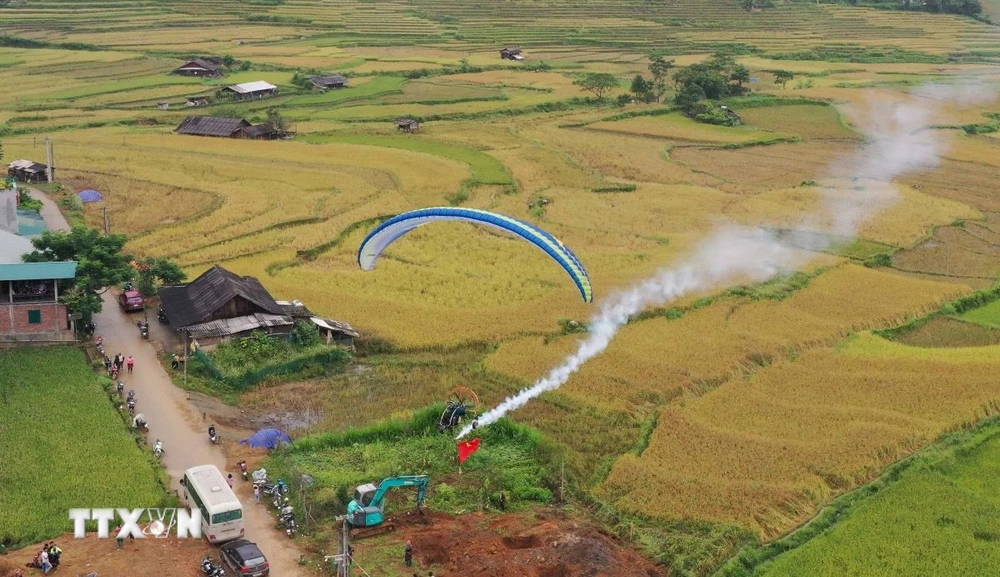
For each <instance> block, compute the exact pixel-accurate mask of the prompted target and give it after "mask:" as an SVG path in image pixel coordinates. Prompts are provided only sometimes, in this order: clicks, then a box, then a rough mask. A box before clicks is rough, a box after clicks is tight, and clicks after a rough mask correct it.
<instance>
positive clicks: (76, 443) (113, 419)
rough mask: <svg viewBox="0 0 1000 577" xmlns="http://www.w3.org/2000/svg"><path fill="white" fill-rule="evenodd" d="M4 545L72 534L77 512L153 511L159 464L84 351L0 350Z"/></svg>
mask: <svg viewBox="0 0 1000 577" xmlns="http://www.w3.org/2000/svg"><path fill="white" fill-rule="evenodd" d="M0 398H2V402H0V447H2V448H3V450H0V486H2V487H4V490H3V491H0V544H7V545H8V546H10V545H14V546H15V547H16V546H17V545H18V544H25V545H26V544H28V543H37V542H40V541H42V540H44V539H48V538H51V537H54V536H56V535H61V534H63V533H66V532H67V531H70V530H71V525H70V523H69V521H68V518H69V517H68V515H69V509H71V508H75V507H116V508H117V507H124V508H136V507H156V506H162V504H163V502H164V499H165V494H164V492H163V489H162V487H161V485H160V484H159V481H158V478H157V474H156V473H155V472H154V468H153V467H154V465H153V464H152V462H151V458H150V457H149V455H148V454H146V453H143V451H142V450H140V449H139V447H138V446H137V445H136V443H135V441H134V440H133V438H132V437H131V435H130V434H129V433H128V431H127V429H126V428H125V426H124V425H123V423H122V419H121V417H120V416H119V415H118V413H117V412H116V411H115V408H114V406H113V405H112V404H111V403H110V402H109V401H108V396H107V394H106V393H105V391H104V389H103V387H102V385H101V383H100V381H99V377H98V376H97V375H95V374H94V372H93V371H92V370H91V369H90V367H88V366H87V364H86V359H85V358H84V355H83V353H82V352H81V351H79V350H76V349H73V348H68V347H43V348H20V349H16V350H13V351H2V352H0Z"/></svg>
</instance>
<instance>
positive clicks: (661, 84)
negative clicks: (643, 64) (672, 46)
mask: <svg viewBox="0 0 1000 577" xmlns="http://www.w3.org/2000/svg"><path fill="white" fill-rule="evenodd" d="M649 61H650V62H649V73H650V74H652V75H653V86H652V90H653V95H654V96H655V98H656V102H659V101H660V99H661V98H663V94H664V93H665V92H666V91H667V74H668V73H669V72H670V69H671V68H673V67H674V61H673V60H664V59H663V57H662V56H655V55H654V56H650V57H649Z"/></svg>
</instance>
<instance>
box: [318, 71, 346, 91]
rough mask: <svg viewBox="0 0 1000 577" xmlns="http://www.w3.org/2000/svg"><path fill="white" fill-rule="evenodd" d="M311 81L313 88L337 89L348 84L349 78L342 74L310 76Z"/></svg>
mask: <svg viewBox="0 0 1000 577" xmlns="http://www.w3.org/2000/svg"><path fill="white" fill-rule="evenodd" d="M309 82H310V83H312V85H313V90H337V89H339V88H343V87H345V86H347V78H345V77H344V76H343V75H341V74H328V75H322V76H310V77H309Z"/></svg>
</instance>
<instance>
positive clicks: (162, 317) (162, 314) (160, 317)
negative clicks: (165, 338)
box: [156, 307, 167, 324]
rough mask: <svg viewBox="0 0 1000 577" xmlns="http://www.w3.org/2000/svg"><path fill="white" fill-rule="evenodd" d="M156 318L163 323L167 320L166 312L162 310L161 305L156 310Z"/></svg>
mask: <svg viewBox="0 0 1000 577" xmlns="http://www.w3.org/2000/svg"><path fill="white" fill-rule="evenodd" d="M156 319H157V320H159V321H160V322H161V323H164V324H165V323H166V322H167V313H166V312H164V310H163V307H160V310H159V311H157V313H156Z"/></svg>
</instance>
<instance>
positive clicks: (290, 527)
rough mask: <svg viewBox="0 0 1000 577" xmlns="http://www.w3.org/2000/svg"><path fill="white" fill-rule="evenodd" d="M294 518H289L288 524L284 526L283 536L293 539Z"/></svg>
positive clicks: (294, 529)
mask: <svg viewBox="0 0 1000 577" xmlns="http://www.w3.org/2000/svg"><path fill="white" fill-rule="evenodd" d="M295 531H296V527H295V517H289V519H288V522H287V523H286V524H285V534H286V535H288V536H289V537H295Z"/></svg>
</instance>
